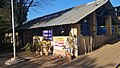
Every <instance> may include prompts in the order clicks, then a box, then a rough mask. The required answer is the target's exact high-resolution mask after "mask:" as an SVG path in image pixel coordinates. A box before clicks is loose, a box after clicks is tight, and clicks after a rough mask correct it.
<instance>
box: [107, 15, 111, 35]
mask: <svg viewBox="0 0 120 68" xmlns="http://www.w3.org/2000/svg"><path fill="white" fill-rule="evenodd" d="M111 34H112V18H111V16H110V15H108V16H107V19H106V35H111Z"/></svg>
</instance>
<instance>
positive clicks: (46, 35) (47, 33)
mask: <svg viewBox="0 0 120 68" xmlns="http://www.w3.org/2000/svg"><path fill="white" fill-rule="evenodd" d="M42 34H43V37H44V38H45V39H49V40H52V30H43V32H42Z"/></svg>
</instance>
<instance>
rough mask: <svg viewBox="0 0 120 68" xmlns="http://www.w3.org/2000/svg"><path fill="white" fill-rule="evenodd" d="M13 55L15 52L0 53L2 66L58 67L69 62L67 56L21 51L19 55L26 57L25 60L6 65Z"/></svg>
mask: <svg viewBox="0 0 120 68" xmlns="http://www.w3.org/2000/svg"><path fill="white" fill-rule="evenodd" d="M12 56H13V54H5V55H0V68H56V67H57V66H59V65H61V64H63V63H66V62H67V61H66V58H65V57H63V58H62V57H59V56H57V55H53V56H41V55H37V54H35V53H34V52H21V53H17V56H19V57H22V58H24V59H25V61H23V62H20V63H17V64H14V65H5V61H6V60H8V59H10V58H11V57H12Z"/></svg>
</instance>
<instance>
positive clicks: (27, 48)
mask: <svg viewBox="0 0 120 68" xmlns="http://www.w3.org/2000/svg"><path fill="white" fill-rule="evenodd" d="M24 48H25V50H26V51H30V50H31V48H32V45H31V44H30V43H27V44H26V46H25V47H24Z"/></svg>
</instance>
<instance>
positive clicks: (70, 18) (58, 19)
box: [21, 0, 108, 29]
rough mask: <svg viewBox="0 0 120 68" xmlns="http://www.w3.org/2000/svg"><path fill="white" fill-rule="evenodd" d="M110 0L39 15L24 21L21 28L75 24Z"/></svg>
mask: <svg viewBox="0 0 120 68" xmlns="http://www.w3.org/2000/svg"><path fill="white" fill-rule="evenodd" d="M107 2H108V0H100V1H93V2H90V3H87V4H84V5H81V6H77V7H73V8H70V9H66V10H63V11H60V12H57V13H53V14H50V15H46V16H43V17H39V18H36V19H33V20H30V21H27V22H24V23H27V24H25V25H23V26H22V27H21V29H32V28H40V27H48V26H56V25H65V24H74V23H77V22H78V21H79V20H81V19H83V18H84V17H86V16H87V15H89V14H90V13H92V12H94V11H95V10H96V9H98V8H99V7H101V6H102V5H104V4H105V3H107Z"/></svg>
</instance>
